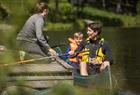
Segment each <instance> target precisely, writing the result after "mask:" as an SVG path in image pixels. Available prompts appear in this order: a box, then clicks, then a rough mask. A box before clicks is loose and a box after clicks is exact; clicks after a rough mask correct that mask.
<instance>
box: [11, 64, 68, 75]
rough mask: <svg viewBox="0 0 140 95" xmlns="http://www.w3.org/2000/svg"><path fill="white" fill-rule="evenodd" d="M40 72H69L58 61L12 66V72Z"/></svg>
mask: <svg viewBox="0 0 140 95" xmlns="http://www.w3.org/2000/svg"><path fill="white" fill-rule="evenodd" d="M26 72H29V73H38V72H67V69H65V68H64V67H62V66H61V65H60V64H58V63H57V62H55V63H51V64H44V63H43V64H42V63H38V64H18V65H15V66H12V67H11V69H10V73H26Z"/></svg>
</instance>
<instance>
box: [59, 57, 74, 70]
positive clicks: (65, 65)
mask: <svg viewBox="0 0 140 95" xmlns="http://www.w3.org/2000/svg"><path fill="white" fill-rule="evenodd" d="M56 61H58V62H59V64H61V65H62V66H63V67H64V68H66V69H67V70H73V67H72V66H71V65H69V64H68V63H66V62H65V61H63V60H62V59H60V58H56Z"/></svg>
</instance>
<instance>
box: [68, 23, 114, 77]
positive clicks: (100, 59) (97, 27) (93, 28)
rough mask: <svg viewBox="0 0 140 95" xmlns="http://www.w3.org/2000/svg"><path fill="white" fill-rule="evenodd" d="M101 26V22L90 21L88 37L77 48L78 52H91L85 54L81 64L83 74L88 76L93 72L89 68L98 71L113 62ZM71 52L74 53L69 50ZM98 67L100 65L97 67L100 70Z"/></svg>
mask: <svg viewBox="0 0 140 95" xmlns="http://www.w3.org/2000/svg"><path fill="white" fill-rule="evenodd" d="M101 28H102V27H101V24H99V23H95V22H92V23H88V25H87V34H88V38H87V39H86V40H84V41H82V42H81V44H80V45H79V47H78V48H77V50H76V52H80V51H81V50H85V52H89V54H88V55H85V56H83V60H82V62H81V64H80V68H81V69H83V70H82V72H81V75H82V76H87V75H88V73H91V72H90V71H89V69H94V71H95V72H96V73H97V72H100V71H102V70H104V69H105V68H106V67H107V66H110V64H112V63H113V59H112V54H111V50H110V48H109V44H108V43H107V42H106V41H104V39H103V38H101V37H100V34H101V32H102V30H101ZM69 54H70V55H73V54H74V53H73V52H69ZM87 63H88V65H87ZM96 67H99V68H97V69H98V70H97V69H96V70H95V68H96Z"/></svg>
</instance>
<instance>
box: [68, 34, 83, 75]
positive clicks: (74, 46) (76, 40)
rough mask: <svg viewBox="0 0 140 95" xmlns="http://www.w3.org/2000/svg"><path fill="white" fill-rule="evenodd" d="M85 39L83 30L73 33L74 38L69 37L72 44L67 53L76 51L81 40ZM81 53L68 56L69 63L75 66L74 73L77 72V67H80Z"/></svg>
mask: <svg viewBox="0 0 140 95" xmlns="http://www.w3.org/2000/svg"><path fill="white" fill-rule="evenodd" d="M82 40H83V34H82V32H76V33H74V35H73V38H68V41H69V43H70V46H69V47H68V49H67V51H66V52H67V53H69V52H74V51H75V50H76V49H77V47H78V46H79V45H80V43H81V41H82ZM81 57H82V56H81V55H80V53H79V54H78V55H77V56H69V57H68V58H67V63H68V64H70V65H72V66H73V67H74V74H76V73H77V69H79V63H80V59H81Z"/></svg>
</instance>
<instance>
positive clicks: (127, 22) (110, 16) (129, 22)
mask: <svg viewBox="0 0 140 95" xmlns="http://www.w3.org/2000/svg"><path fill="white" fill-rule="evenodd" d="M84 13H85V14H86V15H90V18H89V19H93V20H102V19H103V18H104V19H107V20H105V21H108V20H111V21H112V24H113V23H115V22H116V21H115V20H118V21H120V22H122V26H123V27H131V26H132V27H133V26H140V18H139V17H140V16H139V15H137V16H127V15H121V14H116V13H113V12H109V11H105V10H100V9H96V8H92V7H85V9H84ZM87 17H88V16H87ZM87 17H86V18H87ZM92 17H93V18H92ZM108 22H109V21H108ZM103 23H107V22H103ZM118 24H119V23H118ZM110 26H111V24H110ZM116 26H117V24H116Z"/></svg>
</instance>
